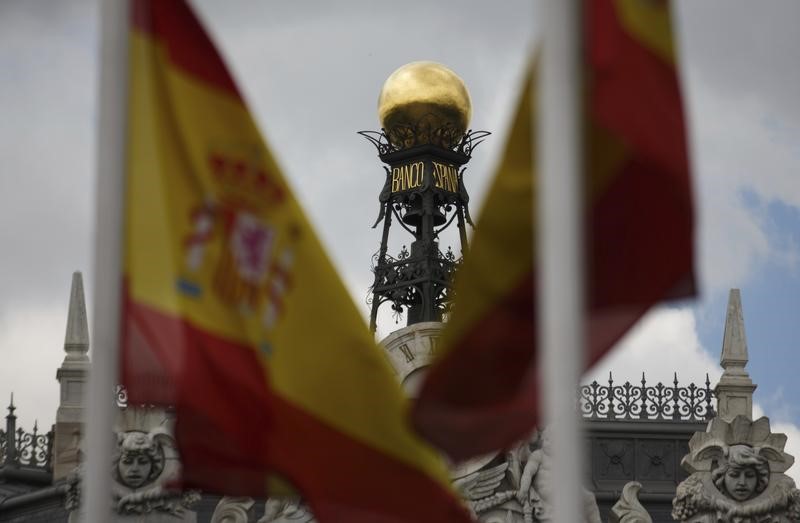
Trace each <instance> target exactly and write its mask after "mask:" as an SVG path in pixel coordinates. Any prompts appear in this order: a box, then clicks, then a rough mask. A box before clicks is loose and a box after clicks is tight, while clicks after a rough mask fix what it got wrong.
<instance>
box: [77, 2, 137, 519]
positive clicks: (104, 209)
mask: <svg viewBox="0 0 800 523" xmlns="http://www.w3.org/2000/svg"><path fill="white" fill-rule="evenodd" d="M98 3H99V6H100V31H101V40H100V90H99V119H98V135H97V193H96V195H95V198H96V207H95V210H96V213H97V216H96V220H97V221H96V229H95V253H94V314H93V316H94V324H93V336H92V368H91V373H90V374H89V386H88V391H87V395H86V398H85V399H84V401H85V405H86V406H87V408H86V409H85V412H86V423H87V428H86V447H85V452H86V469H85V476H84V478H83V481H84V482H85V483H84V485H85V488H84V489H83V491H84V499H83V506H82V510H83V514H84V521H88V522H97V521H110V520H111V519H112V518H111V466H112V458H111V454H112V451H113V432H112V429H113V423H114V409H115V404H114V394H113V390H114V387H115V386H116V385H117V382H118V376H119V372H118V359H119V358H118V352H119V343H118V341H119V332H120V291H121V288H120V287H121V282H122V270H121V269H122V238H123V234H122V232H123V209H124V205H123V200H124V183H125V178H124V173H125V131H126V119H127V118H126V114H127V106H128V103H127V102H128V99H127V92H128V89H127V79H128V78H127V76H128V18H129V5H128V2H127V1H123V2H120V1H111V2H104V1H100V2H98Z"/></svg>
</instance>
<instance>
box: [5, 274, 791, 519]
mask: <svg viewBox="0 0 800 523" xmlns="http://www.w3.org/2000/svg"><path fill="white" fill-rule="evenodd" d="M441 328H442V324H441V323H438V322H422V323H416V324H413V325H410V326H408V327H405V328H402V329H399V330H398V331H396V332H394V333H392V334H390V335H389V336H387V337H386V338H385V339H384V340H383V341H382V346H383V348H384V349H385V350H386V351H387V354H388V357H389V359H390V361H391V362H392V364H393V366H394V368H395V370H396V373H397V377H398V380H399V381H400V382H401V383H402V384H403V386H404V388H405V389H406V391H407V392H408V393H409V394H410V395H411V396H413V395H414V394H415V392H416V390H417V388H418V386H419V383H420V379H421V377H422V376H423V375H424V372H425V368H426V367H427V366H428V365H430V363H431V358H432V354H433V352H434V350H435V348H436V344H437V342H438V339H439V334H440V332H441ZM88 349H89V336H88V327H87V319H86V308H85V303H84V297H83V285H82V281H81V276H80V274H79V273H76V274H75V275H74V276H73V282H72V290H71V295H70V305H69V311H68V320H67V330H66V336H65V343H64V351H65V355H64V361H63V363H62V365H61V367H60V368H59V369H58V371H57V373H56V379H57V380H58V381H59V384H60V404H59V408H58V411H57V412H56V416H55V424H54V425H53V426H52V429H51V430H50V431H49V432H43V431H42V430H41V429H39V427H36V426H35V427H33V430H31V431H26V430H23V429H22V428H20V427H17V424H16V415H15V407H14V405H13V399H12V403H11V404H10V405H9V407H8V415H7V416H6V423H5V427H4V428H2V429H0V522H11V521H14V522H16V521H43V522H44V521H54V522H56V521H64V522H67V521H76V520H77V519H78V516H79V514H80V485H81V482H80V463H81V461H82V457H83V455H84V452H85V449H83V447H82V428H83V420H84V412H83V410H82V406H81V401H80V398H81V397H82V394H83V389H84V387H85V383H86V377H87V372H88V364H89V358H88ZM747 359H748V353H747V345H746V338H745V335H744V319H743V317H742V314H741V301H740V297H739V294H738V291H732V293H731V299H730V303H729V310H728V316H727V319H726V324H725V331H724V336H723V350H722V357H721V364H722V366H723V368H724V369H725V372H724V374H723V377H722V378H721V379H720V381H719V383H717V384H716V386H715V387H714V388H713V390H712V387H711V383H709V382H708V380H706V383H704V384H700V385H695V384H684V385H682V384H680V383H679V382H678V380H677V377H676V378H675V380H674V381H673V383H668V384H662V383H657V384H648V383H647V381H646V380H645V377H644V375H643V376H642V379H641V381H637V382H636V383H630V382H625V383H618V382H615V381H614V379H613V378H612V377H611V376H609V379H608V381H607V382H606V383H597V382H593V383H591V384H586V385H584V386H582V387H581V388H580V390H579V391H578V394H577V397H578V401H577V406H578V410H579V411H580V414H581V415H582V416H583V420H584V430H585V438H584V441H585V443H586V449H585V455H586V456H587V466H586V477H585V480H586V481H585V486H586V492H585V496H584V499H582V500H580V502H581V503H582V504H583V505H584V506H585V507H586V518H587V519H586V520H587V521H591V522H595V521H604V522H605V521H624V522H627V523H631V522H638V521H642V522H646V521H656V522H662V521H664V522H666V521H675V519H673V516H674V515H675V514H674V513H673V511H674V509H673V499H674V498H675V496H676V490H677V491H678V494H679V497H680V496H683V497H681V498H680V499H681V500H683V501H679V502H678V507H679V510H678V512H679V514H688V513H690V512H691V511H688V512H687V511H684V512H681V510H683V509H682V508H680V507H684V506H685V505H686V503H687V502H686V500H687V499H689V500H690V503H689V504H691V503H694V501H692V500H694V498H691V496H692V495H695V497H697V495H699V494H697V492H695V491H697V488H695V491H690V490H687V489H689V487H691V486H692V485H695V487H696V485H697V484H702V482H703V481H710V480H707V479H705V480H704V479H703V478H705V477H706V476H707V477H708V478H710V477H711V474H712V473H713V470H714V467H716V466H719V465H713V464H711V462H710V461H708V460H706V461H703V459H701V458H702V456H701V455H699V454H698V453H699V452H700V450H702V449H705V448H707V447H708V446H709V445H710V444H708V441H712V440H713V441H715V442H717V443H716V444H717V447H715V448H717V449H718V451H719V452H720V453H721V454H719V457H718V462H715V463H722V460H723V459H728V458H727V456H723V454H724V453H725V450H724V449H725V448H732V447H733V446H735V445H737V444H738V445H741V444H744V445H750V446H753V445H756V444H758V445H761V446H763V445H765V443H764V442H765V441H768V442H769V443H770V445H772V447H773V448H775V449H777V450H775V451H774V452H773V453H772V454H770V453H769V452H766V454H767V455H768V456H769V459H771V460H772V461H771V462H770V463H772V469H771V470H772V472H773V473H774V474H775V475H774V477H773V478H772V485H773V487H772V490H771V491H770V490H767V492H772V491H776V490H775V489H778V490H779V491H780V493H779V494H776V495H775V496H777V497H776V499H778V497H780V496H783V497H782V498H780V499H782V500H783V505H781V507H782V508H781V510H782V511H783V512H782V514H783V516H781V517H784V519H776V520H775V521H796V520H795V519H790V518H791V517H793V515H792V514H793V513H792V512H791V511H792V510H795V505H792V503H794V502H793V501H792V499H794V498H792V496H795V494H794V492H795V490H796V489H795V490H792V489H794V484H793V483H791V484H790V482H791V480H789V479H788V478H786V477H785V474H783V472H785V470H786V468H788V466H790V465H791V461H793V458H791V456H788V455H787V454H785V452H783V447H782V445H781V442H783V443H785V437H783V439H781V435H771V433H770V432H769V428H768V421H766V429H764V423H765V422H764V421H761V420H757V421H755V422H754V421H753V420H752V393H753V391H754V390H755V388H756V387H755V385H754V384H753V383H752V381H751V380H750V378H749V376H748V374H747V371H746V368H745V365H746V363H747ZM117 400H118V405H119V407H120V409H119V416H118V419H117V423H116V427H115V430H116V432H117V434H118V452H117V456H116V458H115V467H114V470H113V471H112V472H111V474H110V476H109V480H110V481H112V482H113V485H114V488H113V489H112V490H113V493H114V494H113V496H114V499H113V500H110V503H113V504H114V506H115V507H116V510H117V519H118V520H119V521H131V522H133V521H137V522H139V521H141V522H144V521H147V522H155V521H157V522H162V521H164V522H166V521H169V522H177V521H191V522H202V523H207V522H214V523H222V522H225V523H254V522H258V523H269V522H287V523H288V522H293V523H298V522H311V521H313V514H312V513H311V512H310V510H309V509H308V508H307V507H306V506H304V505H303V504H302V502H301V501H299V500H254V499H250V498H230V497H221V496H218V495H210V494H208V493H201V492H181V493H174V492H171V491H169V490H168V489H167V488H166V487H165V485H166V484H167V483H168V482H169V481H170V479H171V478H173V477H174V475H175V473H176V471H177V467H178V455H177V451H176V448H175V445H174V440H173V438H172V422H173V420H172V418H171V415H170V413H169V412H167V411H164V410H162V409H140V408H133V407H130V406H128V405H127V402H126V398H125V397H124V390H120V391H119V394H118V398H117ZM717 404H719V410H720V413H719V414H717ZM712 419H713V423H710V421H711V420H712ZM745 424H746V425H747V427H756V428H755V429H750V428H748V429H747V430H749V431H750V432H749V433H748V434H751V433H753V434H756V435H755V436H753V435H752V434H751V435H750V436H747V437H750V438H751V439H752V438H761V439H760V440H758V442H756V443H753V442H752V441H750V440H746V438H745V440H746V441H745V440H743V441H741V442H740V441H738V440H736V438H733V439H731V438H732V437H733V436H731V437H728V439H727V440H726V439H725V437H727V436H725V434H727V432H726V431H728V432H730V433H733V432H736V431H735V430H733V429H730V428H729V427H732V426H734V425H735V426H736V427H739V428H737V429H736V430H739V431H740V432H741V431H742V430H744V431H745V432H747V430H745V429H743V428H741V427H743V426H744V425H745ZM707 428H708V430H709V431H710V432H709V434H712V433H713V435H711V436H704V435H703V434H706V430H707ZM765 430H766V432H765ZM714 431H716V432H714ZM698 434H700V435H699V436H698ZM765 434H766V435H765ZM714 438H716V439H714ZM720 438H721V439H720ZM740 439H741V438H740ZM700 441H702V442H705V443H702V444H701V443H698V442H700ZM759 442H760V443H759ZM702 445H706V446H705V447H703V446H702ZM726 445H727V447H726ZM701 447H702V449H701ZM737 448H738V447H737ZM698 449H699V450H698ZM734 452H738V450H737V451H734ZM728 453H729V454H730V451H728ZM765 459H766V458H765ZM682 462H683V463H682ZM776 463H779V465H776ZM548 466H549V462H548V456H547V431H546V429H545V430H543V431H541V432H539V431H537V432H535V433H534V434H533V435H532V436H531V438H530V440H529V441H523V442H520V444H519V445H518V446H517V447H515V448H514V449H511V450H509V451H506V452H501V453H496V454H492V455H487V456H483V457H480V458H476V459H473V460H471V461H469V462H467V463H462V464H459V465H458V466H453V467H452V469H451V471H452V478H453V483H454V486H455V488H456V489H457V490H458V492H459V493H460V494H461V495H462V497H463V498H464V502H465V503H466V504H467V506H468V507H469V508H470V509H471V510H472V511H473V513H474V514H475V515H476V516H477V518H478V519H479V521H481V522H485V523H514V522H528V521H531V522H534V521H549V520H548V505H547V493H548V483H547V481H546V477H547V469H548ZM704 467H705V468H704ZM690 473H691V476H690ZM698 473H702V474H700V475H699V476H698ZM703 474H706V476H703ZM698 477H699V478H700V479H699V480H698V479H696V478H698ZM692 478H695V479H692ZM687 481H689V483H687ZM692 481H694V482H695V483H692ZM698 481H699V482H700V483H697V482H698ZM679 485H682V486H681V487H679ZM686 485H689V486H688V487H687V486H686ZM681 489H683V490H681ZM781 489H782V490H781ZM723 490H724V489H723ZM687 492H688V493H687ZM691 492H695V494H692V493H691ZM714 495H720V496H722V494H719V491H717V494H714ZM687 496H688V497H687ZM796 496H797V498H798V499H800V494H797V495H796ZM701 497H702V496H701ZM722 497H723V498H724V496H722ZM621 498H622V499H621ZM712 498H713V497H712ZM712 498H709V499H712ZM720 499H722V498H720ZM758 499H760V498H758ZM770 499H772V498H770ZM734 501H736V500H734ZM680 503H683V505H680ZM725 503H727V501H725V500H723V501H720V502H719V504H720V506H723V505H724V506H727V505H725ZM748 503H751V504H753V503H754V502H751V501H748ZM798 503H800V502H798ZM615 505H616V508H612V507H614V506H615ZM762 505H763V503H762V504H761V505H759V506H762ZM799 506H800V505H799ZM762 509H763V506H762ZM737 510H738V509H737ZM748 510H750V509H748ZM753 510H755V509H753ZM787 514H788V515H787ZM692 516H693V517H695V516H696V518H700V517H701V516H702V517H705V516H704V514H701V513H692ZM626 518H627V519H626ZM637 518H638V519H637ZM647 518H649V519H647ZM685 521H698V522H700V521H706V520H705V519H685ZM708 521H711V520H710V519H709V520H708ZM723 521H727V520H723ZM730 521H734V520H733V519H731V520H730ZM736 521H739V520H736ZM741 521H750V520H747V519H741ZM752 521H754V522H755V521H762V520H760V519H758V520H756V519H753V520H752ZM770 521H771V520H770Z"/></svg>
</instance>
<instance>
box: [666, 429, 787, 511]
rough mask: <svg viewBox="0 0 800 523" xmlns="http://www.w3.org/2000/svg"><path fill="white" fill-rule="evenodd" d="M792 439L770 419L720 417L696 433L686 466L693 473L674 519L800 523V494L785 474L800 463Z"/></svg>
mask: <svg viewBox="0 0 800 523" xmlns="http://www.w3.org/2000/svg"><path fill="white" fill-rule="evenodd" d="M785 445H786V435H784V434H773V433H772V431H771V430H770V426H769V420H768V419H767V418H760V419H757V420H755V421H751V420H750V419H749V418H747V417H745V416H736V417H735V418H734V419H733V420H731V421H726V420H724V419H722V418H719V417H717V418H714V419H713V420H712V421H711V423H710V424H709V426H708V428H707V429H706V431H705V432H695V434H694V435H693V436H692V439H691V440H690V441H689V453H688V454H687V455H686V456H684V458H683V461H682V462H681V465H682V466H683V468H684V469H685V470H686V471H687V472H689V473H690V476H689V477H688V478H686V479H685V480H683V481H682V482H681V483H680V485H678V488H677V489H676V492H675V498H674V499H673V500H672V517H673V519H675V520H676V521H683V522H686V523H707V522H711V521H714V522H719V523H762V522H767V521H769V522H770V523H789V522H795V521H800V491H799V490H797V488H796V487H795V484H794V481H793V480H792V478H790V477H789V476H787V475H786V474H785V473H784V472H785V471H786V470H787V469H788V468H789V467H791V466H792V463H793V462H794V458H793V457H792V456H790V455H789V454H787V453H786V452H784V450H783V449H784V446H785Z"/></svg>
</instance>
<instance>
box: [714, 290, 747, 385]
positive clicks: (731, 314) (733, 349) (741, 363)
mask: <svg viewBox="0 0 800 523" xmlns="http://www.w3.org/2000/svg"><path fill="white" fill-rule="evenodd" d="M747 360H748V357H747V337H746V336H745V333H744V314H743V313H742V297H741V293H740V292H739V289H731V292H730V295H729V296H728V313H727V316H726V317H725V334H724V335H723V338H722V355H721V356H720V361H719V362H720V365H722V368H723V369H725V372H733V373H736V374H742V373H745V371H744V367H745V365H747Z"/></svg>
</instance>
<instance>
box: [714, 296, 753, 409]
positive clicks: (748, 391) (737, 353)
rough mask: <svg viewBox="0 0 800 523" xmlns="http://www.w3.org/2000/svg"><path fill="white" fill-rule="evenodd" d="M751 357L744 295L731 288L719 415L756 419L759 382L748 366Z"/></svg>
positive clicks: (718, 391)
mask: <svg viewBox="0 0 800 523" xmlns="http://www.w3.org/2000/svg"><path fill="white" fill-rule="evenodd" d="M747 361H748V355H747V337H746V336H745V332H744V315H743V313H742V298H741V295H740V293H739V289H731V292H730V295H729V297H728V313H727V317H726V318H725V334H724V336H723V338H722V355H721V357H720V365H722V368H723V369H725V371H724V372H723V373H722V377H721V378H720V380H719V383H718V384H717V386H716V387H715V388H714V395H715V396H716V397H717V410H718V411H719V412H718V413H717V415H718V416H719V417H720V418H722V419H724V420H725V421H728V422H730V421H731V420H733V418H735V417H736V416H745V417H746V418H747V419H749V420H752V419H753V391H755V390H756V385H755V384H754V383H753V381H752V380H751V379H750V374H749V373H748V372H747V370H746V369H745V366H746V365H747Z"/></svg>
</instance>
